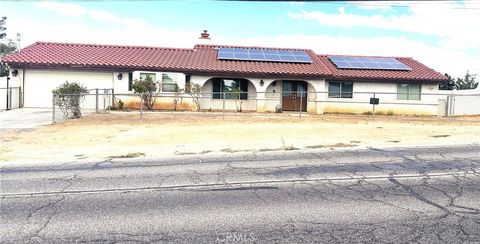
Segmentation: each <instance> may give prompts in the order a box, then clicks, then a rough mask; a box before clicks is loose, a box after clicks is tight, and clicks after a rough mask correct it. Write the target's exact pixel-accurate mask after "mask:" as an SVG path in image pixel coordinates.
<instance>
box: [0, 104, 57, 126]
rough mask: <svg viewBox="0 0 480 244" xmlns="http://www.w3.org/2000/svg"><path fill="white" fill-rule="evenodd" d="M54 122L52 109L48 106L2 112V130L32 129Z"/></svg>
mask: <svg viewBox="0 0 480 244" xmlns="http://www.w3.org/2000/svg"><path fill="white" fill-rule="evenodd" d="M51 122H52V110H51V109H48V108H20V109H13V110H9V111H3V112H0V130H2V129H32V128H37V127H39V126H42V125H48V124H50V123H51Z"/></svg>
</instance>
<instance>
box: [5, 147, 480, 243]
mask: <svg viewBox="0 0 480 244" xmlns="http://www.w3.org/2000/svg"><path fill="white" fill-rule="evenodd" d="M0 177H1V178H0V183H1V185H0V186H1V198H0V199H1V205H0V211H1V215H0V217H1V221H0V238H1V239H0V242H2V243H44V242H45V243H47V242H48V243H71V242H74V243H81V242H98V243H105V242H107V243H110V242H111V243H114V242H121V243H124V242H125V243H135V242H172V243H272V242H273V243H379V242H381V243H412V242H415V243H480V146H479V145H465V146H456V147H436V148H403V149H401V148H397V149H375V148H371V149H366V150H332V151H302V152H283V153H265V154H254V155H252V154H249V155H242V154H235V155H232V156H229V157H225V156H223V157H218V156H208V157H176V158H169V159H162V160H138V159H137V160H107V161H104V162H89V163H82V162H72V163H65V164H60V165H49V164H45V165H36V166H28V165H25V166H14V165H4V166H2V168H1V171H0Z"/></svg>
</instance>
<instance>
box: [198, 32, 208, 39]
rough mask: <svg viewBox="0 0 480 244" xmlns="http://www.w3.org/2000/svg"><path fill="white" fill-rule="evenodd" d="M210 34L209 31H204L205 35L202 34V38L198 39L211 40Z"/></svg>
mask: <svg viewBox="0 0 480 244" xmlns="http://www.w3.org/2000/svg"><path fill="white" fill-rule="evenodd" d="M209 36H210V34H208V30H203V33H200V37H199V38H198V39H207V40H210V37H209Z"/></svg>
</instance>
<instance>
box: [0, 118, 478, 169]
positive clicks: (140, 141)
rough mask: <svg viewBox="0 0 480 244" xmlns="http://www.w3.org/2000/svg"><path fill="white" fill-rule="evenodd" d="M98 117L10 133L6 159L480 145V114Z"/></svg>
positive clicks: (4, 145) (4, 139)
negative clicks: (442, 115)
mask: <svg viewBox="0 0 480 244" xmlns="http://www.w3.org/2000/svg"><path fill="white" fill-rule="evenodd" d="M143 117H144V119H143V122H140V120H139V114H138V113H133V112H130V113H110V114H94V115H89V116H86V117H84V118H82V119H78V120H70V121H64V122H61V123H58V124H55V125H49V126H45V127H41V128H39V129H36V130H29V131H26V130H21V131H19V130H4V131H3V132H2V133H1V134H0V142H1V148H0V161H22V162H28V161H71V160H79V159H82V160H83V159H107V158H122V157H140V156H146V157H162V156H173V155H194V154H219V153H227V154H228V153H234V152H239V151H251V152H256V151H257V152H259V151H273V150H301V149H317V148H327V149H331V148H338V147H392V146H416V145H421V146H427V145H446V144H471V143H480V117H463V118H453V119H448V118H435V117H403V116H376V117H375V118H372V117H371V116H352V115H303V116H302V118H301V119H299V117H298V114H288V113H284V114H257V113H250V114H248V113H241V114H233V113H229V114H226V116H225V120H222V114H221V113H209V112H200V113H191V112H178V113H169V112H164V113H145V114H144V116H143Z"/></svg>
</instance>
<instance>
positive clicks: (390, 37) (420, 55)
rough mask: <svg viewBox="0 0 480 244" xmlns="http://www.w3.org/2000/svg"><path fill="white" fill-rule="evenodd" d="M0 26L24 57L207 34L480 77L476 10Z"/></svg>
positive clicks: (105, 15)
mask: <svg viewBox="0 0 480 244" xmlns="http://www.w3.org/2000/svg"><path fill="white" fill-rule="evenodd" d="M0 16H7V26H6V27H7V38H12V39H16V34H17V33H21V46H22V47H25V46H27V45H30V44H32V43H34V42H36V41H52V42H73V43H96V44H121V45H145V46H161V47H185V48H193V46H194V45H195V44H196V43H198V37H199V36H200V33H201V32H202V30H208V32H209V33H210V36H211V38H212V39H211V43H212V44H225V45H243V46H267V47H286V48H288V47H290V48H308V49H312V50H314V51H315V52H316V53H319V54H346V55H376V56H402V57H413V58H415V59H417V60H419V61H420V62H422V63H424V64H426V65H427V66H429V67H431V68H433V69H435V70H436V71H439V72H441V73H449V74H451V75H452V76H454V77H463V76H464V75H465V73H466V72H467V71H469V72H470V73H471V74H480V24H479V23H480V0H463V1H428V2H425V1H406V2H405V1H388V2H381V1H368V2H348V1H335V2H306V3H304V2H242V1H116V2H114V1H68V2H67V1H61V2H60V1H56V2H52V1H49V2H45V1H23V2H17V1H0ZM477 77H480V75H477ZM478 79H480V78H477V80H478Z"/></svg>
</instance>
